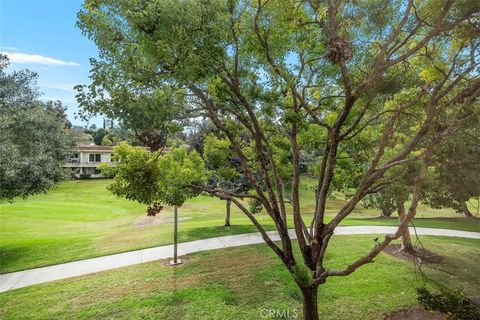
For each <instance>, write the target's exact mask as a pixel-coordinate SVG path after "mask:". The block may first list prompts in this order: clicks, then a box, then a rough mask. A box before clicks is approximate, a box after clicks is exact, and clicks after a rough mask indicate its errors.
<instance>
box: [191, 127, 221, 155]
mask: <svg viewBox="0 0 480 320" xmlns="http://www.w3.org/2000/svg"><path fill="white" fill-rule="evenodd" d="M210 134H218V130H217V128H215V125H214V124H213V123H212V122H211V121H210V120H209V119H202V120H200V121H194V122H193V123H192V128H191V129H190V130H189V132H188V134H187V138H186V142H187V144H188V145H189V146H190V147H191V148H193V149H195V150H196V151H197V152H198V153H200V154H201V155H202V156H203V146H204V143H205V139H206V138H207V137H208V136H209V135H210Z"/></svg>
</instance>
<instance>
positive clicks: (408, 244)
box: [397, 202, 415, 253]
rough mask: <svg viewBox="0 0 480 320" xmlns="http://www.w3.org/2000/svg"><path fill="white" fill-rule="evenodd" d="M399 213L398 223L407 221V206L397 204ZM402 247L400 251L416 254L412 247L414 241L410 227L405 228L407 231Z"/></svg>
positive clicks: (402, 239)
mask: <svg viewBox="0 0 480 320" xmlns="http://www.w3.org/2000/svg"><path fill="white" fill-rule="evenodd" d="M397 212H398V222H399V223H402V221H403V219H405V204H404V203H403V202H400V203H398V204H397ZM401 241H402V245H401V247H400V251H403V252H408V253H413V252H415V248H414V247H413V245H412V239H411V238H410V231H409V230H408V227H407V228H405V231H404V232H403V234H402V238H401Z"/></svg>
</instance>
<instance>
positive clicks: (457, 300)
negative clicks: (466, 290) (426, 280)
mask: <svg viewBox="0 0 480 320" xmlns="http://www.w3.org/2000/svg"><path fill="white" fill-rule="evenodd" d="M417 293H418V296H417V300H418V302H419V303H420V304H421V305H422V306H423V307H424V308H425V309H427V310H435V311H439V312H441V313H443V314H445V315H446V316H447V318H448V319H452V320H476V319H480V309H479V308H478V307H477V306H475V305H474V304H473V303H472V302H471V301H470V300H469V299H468V298H467V297H465V295H464V294H463V293H462V292H461V291H458V290H455V291H454V290H442V291H440V292H438V293H435V292H430V291H429V290H428V289H427V288H419V289H417Z"/></svg>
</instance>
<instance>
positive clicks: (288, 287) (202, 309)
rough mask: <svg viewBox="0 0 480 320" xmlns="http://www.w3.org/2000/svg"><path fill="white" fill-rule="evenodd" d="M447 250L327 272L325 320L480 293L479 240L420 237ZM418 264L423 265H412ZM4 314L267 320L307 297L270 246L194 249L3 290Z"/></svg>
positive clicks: (363, 244) (351, 246) (350, 254)
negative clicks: (182, 259) (173, 259)
mask: <svg viewBox="0 0 480 320" xmlns="http://www.w3.org/2000/svg"><path fill="white" fill-rule="evenodd" d="M423 243H424V245H425V246H426V247H428V248H429V249H430V250H431V251H433V252H436V253H438V254H441V255H443V256H444V261H443V262H442V263H441V264H438V265H433V264H432V265H423V266H422V271H423V273H424V275H425V278H423V277H422V276H420V274H419V273H418V268H416V267H414V265H413V264H412V263H411V262H407V261H404V260H400V259H397V258H394V257H392V256H389V255H387V254H384V253H382V254H381V255H380V256H379V257H378V258H377V259H376V260H375V263H373V264H369V265H366V266H363V267H362V268H361V269H359V270H357V271H356V272H355V273H353V274H352V275H350V276H348V277H333V278H329V279H328V281H327V283H326V284H325V285H323V286H322V287H321V289H320V291H319V303H320V313H321V315H320V318H321V319H326V320H328V319H335V320H336V319H342V320H343V319H347V320H348V319H352V320H353V319H355V320H356V319H383V317H384V315H385V314H388V313H391V312H393V311H395V310H398V309H402V308H408V307H410V306H412V305H415V304H416V292H415V290H416V288H417V287H419V286H421V285H422V284H423V283H424V281H426V283H427V284H428V286H432V287H438V286H440V284H441V285H442V286H446V287H449V288H461V289H463V290H465V293H466V294H467V295H478V294H480V276H479V275H480V240H468V239H459V238H449V239H447V238H441V237H423ZM372 245H373V241H372V236H337V237H334V238H333V240H332V246H331V247H330V248H329V251H328V252H327V256H326V261H327V264H328V265H329V266H330V267H333V268H341V267H342V266H345V263H347V262H349V261H352V259H354V258H356V257H358V256H360V255H362V254H363V253H365V252H366V250H368V249H369V248H371V246H372ZM415 271H417V272H415ZM0 306H1V308H0V318H1V319H51V318H55V319H73V318H75V319H114V318H115V319H118V318H122V319H126V318H128V319H168V320H170V319H178V320H188V319H195V320H197V319H210V320H212V319H235V320H237V319H261V318H262V317H261V315H262V312H265V311H262V310H268V309H278V310H290V311H291V312H294V311H293V310H295V312H298V316H299V318H300V315H301V310H302V306H301V294H300V292H299V290H298V289H297V288H296V285H295V284H294V283H293V280H292V279H291V278H290V275H289V274H288V272H287V271H286V270H285V268H284V266H283V265H281V263H280V260H279V259H278V258H276V257H275V256H274V255H273V253H272V252H271V250H270V249H269V248H267V247H266V246H265V245H255V246H246V247H237V248H232V249H222V250H214V251H208V252H202V253H197V254H193V255H191V256H190V257H189V259H187V263H185V264H183V265H181V266H178V267H175V268H172V267H169V266H165V265H164V262H158V261H157V262H151V263H145V264H141V265H136V266H131V267H125V268H121V269H117V270H111V271H105V272H101V273H97V274H93V275H88V276H83V277H78V278H72V279H68V280H63V281H57V282H52V283H47V284H42V285H37V286H32V287H27V288H22V289H17V290H14V291H11V292H7V293H3V294H1V295H0Z"/></svg>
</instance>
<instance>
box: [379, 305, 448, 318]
mask: <svg viewBox="0 0 480 320" xmlns="http://www.w3.org/2000/svg"><path fill="white" fill-rule="evenodd" d="M446 319H447V317H445V316H444V315H443V314H441V313H440V312H436V311H435V312H430V311H427V310H425V309H423V308H422V307H416V308H412V309H406V310H398V311H395V312H394V313H392V314H391V315H388V316H386V317H385V318H384V320H446Z"/></svg>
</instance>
